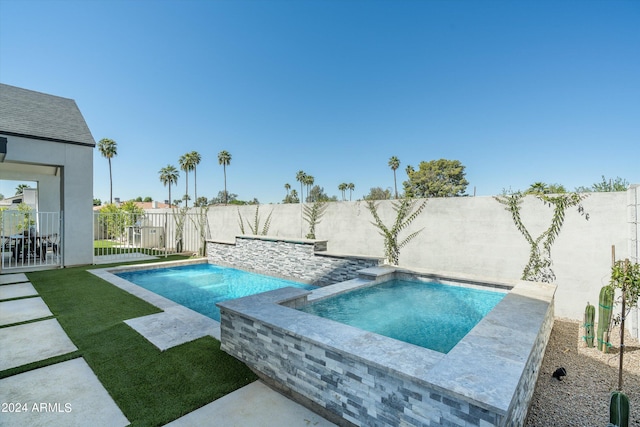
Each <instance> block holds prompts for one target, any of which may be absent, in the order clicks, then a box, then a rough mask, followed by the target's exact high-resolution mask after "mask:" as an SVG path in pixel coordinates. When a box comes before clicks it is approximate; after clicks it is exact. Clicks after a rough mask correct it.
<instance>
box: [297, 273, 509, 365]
mask: <svg viewBox="0 0 640 427" xmlns="http://www.w3.org/2000/svg"><path fill="white" fill-rule="evenodd" d="M505 295H506V294H505V293H503V292H494V291H488V290H482V289H476V288H465V287H460V286H450V285H443V284H439V283H433V282H422V281H408V280H397V279H395V280H391V281H389V282H384V283H381V284H379V285H374V286H370V287H366V288H361V289H357V290H354V291H350V292H347V293H344V294H340V295H337V296H335V297H330V298H327V299H324V300H321V301H317V302H314V303H311V304H309V305H306V306H303V307H302V308H300V309H299V310H301V311H304V312H306V313H310V314H314V315H317V316H320V317H324V318H327V319H331V320H335V321H337V322H341V323H345V324H347V325H350V326H354V327H357V328H360V329H363V330H365V331H369V332H374V333H377V334H380V335H384V336H387V337H390V338H394V339H397V340H400V341H404V342H407V343H410V344H415V345H419V346H421V347H425V348H428V349H431V350H435V351H438V352H441V353H448V352H449V350H451V349H452V348H453V347H454V346H455V345H456V344H457V343H458V342H459V341H460V340H461V339H462V338H463V337H464V336H465V335H466V334H467V333H469V331H471V329H473V327H474V326H475V325H476V324H478V322H480V320H481V319H482V318H483V317H484V316H485V315H487V313H489V312H490V311H491V310H492V309H493V307H495V306H496V304H498V302H500V301H501V300H502V298H503V297H504V296H505Z"/></svg>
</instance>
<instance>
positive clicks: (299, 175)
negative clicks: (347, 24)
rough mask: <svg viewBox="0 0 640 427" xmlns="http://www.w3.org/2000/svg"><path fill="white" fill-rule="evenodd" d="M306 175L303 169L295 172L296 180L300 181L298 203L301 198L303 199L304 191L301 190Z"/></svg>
mask: <svg viewBox="0 0 640 427" xmlns="http://www.w3.org/2000/svg"><path fill="white" fill-rule="evenodd" d="M306 177H307V174H306V173H305V172H304V171H301V170H300V171H298V173H297V174H296V181H298V182H300V203H302V201H303V199H304V191H303V187H302V186H303V185H304V183H305V179H306Z"/></svg>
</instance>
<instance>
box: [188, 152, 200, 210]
mask: <svg viewBox="0 0 640 427" xmlns="http://www.w3.org/2000/svg"><path fill="white" fill-rule="evenodd" d="M189 159H190V160H191V164H192V165H193V199H194V200H195V201H196V202H197V201H198V176H197V173H196V172H197V168H198V165H199V164H200V161H201V160H202V157H201V156H200V153H198V152H197V151H192V152H190V153H189Z"/></svg>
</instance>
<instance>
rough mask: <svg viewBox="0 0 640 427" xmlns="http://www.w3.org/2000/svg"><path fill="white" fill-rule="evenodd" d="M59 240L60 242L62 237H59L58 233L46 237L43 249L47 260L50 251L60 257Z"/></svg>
mask: <svg viewBox="0 0 640 427" xmlns="http://www.w3.org/2000/svg"><path fill="white" fill-rule="evenodd" d="M59 240H60V236H59V235H58V233H52V234H49V235H47V236H45V237H44V240H43V242H42V248H43V250H44V253H45V255H44V257H45V258H46V253H47V252H49V250H51V252H53V255H58V243H59Z"/></svg>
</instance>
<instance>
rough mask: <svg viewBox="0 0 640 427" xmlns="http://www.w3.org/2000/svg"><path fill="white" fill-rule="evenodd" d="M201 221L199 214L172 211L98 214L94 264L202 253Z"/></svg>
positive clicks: (94, 243) (94, 221)
mask: <svg viewBox="0 0 640 427" xmlns="http://www.w3.org/2000/svg"><path fill="white" fill-rule="evenodd" d="M199 221H200V219H199V216H198V215H195V214H182V215H180V214H177V213H173V212H161V213H150V212H144V213H130V212H125V211H116V212H100V211H98V212H95V213H94V216H93V230H94V237H93V247H94V257H93V258H94V263H95V264H101V263H105V262H118V261H132V260H135V259H139V258H143V257H144V256H156V257H166V256H167V255H171V254H176V253H189V254H195V253H199V252H200V248H201V247H202V245H201V244H200V243H199V242H200V241H201V240H202V239H201V237H200V236H201V233H200V232H199V229H200V228H201V227H199ZM205 221H206V218H205Z"/></svg>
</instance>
